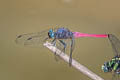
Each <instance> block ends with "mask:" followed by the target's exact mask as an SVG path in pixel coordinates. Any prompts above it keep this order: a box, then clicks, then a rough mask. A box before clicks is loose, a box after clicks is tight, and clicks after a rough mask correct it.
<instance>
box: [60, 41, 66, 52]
mask: <svg viewBox="0 0 120 80" xmlns="http://www.w3.org/2000/svg"><path fill="white" fill-rule="evenodd" d="M59 41H60V42H61V43H62V44H63V46H64V48H63V49H62V51H63V52H64V53H65V49H66V43H65V42H64V41H63V40H59Z"/></svg>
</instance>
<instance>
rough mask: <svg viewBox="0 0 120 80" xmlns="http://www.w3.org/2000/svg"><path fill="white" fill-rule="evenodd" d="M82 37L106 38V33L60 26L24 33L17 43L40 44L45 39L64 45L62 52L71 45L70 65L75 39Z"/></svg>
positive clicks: (54, 44) (18, 37)
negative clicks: (93, 32)
mask: <svg viewBox="0 0 120 80" xmlns="http://www.w3.org/2000/svg"><path fill="white" fill-rule="evenodd" d="M80 37H96V38H99V37H101V38H106V37H107V35H106V34H88V33H80V32H74V31H71V30H69V29H68V28H65V27H60V28H50V29H48V30H44V31H41V32H36V33H28V34H22V35H19V36H17V38H16V43H17V44H23V45H39V44H41V43H42V44H43V43H44V42H45V41H49V40H50V42H51V44H53V46H56V45H57V44H60V45H62V46H63V47H60V48H61V51H62V52H64V53H65V52H66V47H67V46H68V45H70V49H69V54H70V57H69V65H70V66H71V64H72V53H73V50H74V46H75V39H76V38H80Z"/></svg>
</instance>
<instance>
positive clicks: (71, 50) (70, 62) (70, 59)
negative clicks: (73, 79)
mask: <svg viewBox="0 0 120 80" xmlns="http://www.w3.org/2000/svg"><path fill="white" fill-rule="evenodd" d="M73 44H74V38H72V39H71V48H70V58H69V66H71V64H72V52H73Z"/></svg>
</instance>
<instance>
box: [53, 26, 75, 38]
mask: <svg viewBox="0 0 120 80" xmlns="http://www.w3.org/2000/svg"><path fill="white" fill-rule="evenodd" d="M55 38H57V39H70V38H73V33H72V32H71V31H70V30H69V29H67V28H58V29H57V31H56V32H55Z"/></svg>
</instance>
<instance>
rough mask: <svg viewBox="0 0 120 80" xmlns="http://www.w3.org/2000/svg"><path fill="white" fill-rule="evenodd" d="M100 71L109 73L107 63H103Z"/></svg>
mask: <svg viewBox="0 0 120 80" xmlns="http://www.w3.org/2000/svg"><path fill="white" fill-rule="evenodd" d="M102 70H103V71H104V72H109V71H110V66H109V65H108V62H105V63H104V65H102Z"/></svg>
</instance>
